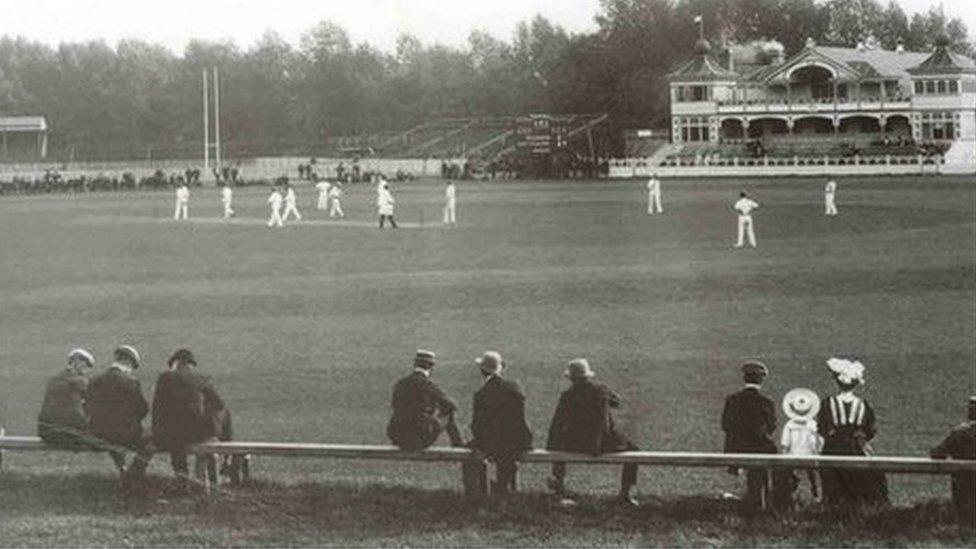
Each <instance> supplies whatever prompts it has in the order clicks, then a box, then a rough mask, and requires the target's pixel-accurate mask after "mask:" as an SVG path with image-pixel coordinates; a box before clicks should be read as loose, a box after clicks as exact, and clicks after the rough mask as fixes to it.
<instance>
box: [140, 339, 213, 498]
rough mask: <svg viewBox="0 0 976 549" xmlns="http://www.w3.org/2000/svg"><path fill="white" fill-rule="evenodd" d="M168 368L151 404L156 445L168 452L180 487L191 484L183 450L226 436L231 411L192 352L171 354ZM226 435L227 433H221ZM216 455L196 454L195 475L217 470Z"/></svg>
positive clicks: (160, 377)
mask: <svg viewBox="0 0 976 549" xmlns="http://www.w3.org/2000/svg"><path fill="white" fill-rule="evenodd" d="M168 365H169V370H168V371H165V372H163V373H162V374H159V378H158V379H157V380H156V393H155V395H154V397H153V403H152V435H153V443H154V444H155V446H156V447H157V448H158V449H160V450H163V451H166V452H169V454H170V462H171V463H172V466H173V472H175V473H176V475H177V476H178V477H179V478H180V482H181V485H182V486H181V487H182V488H184V489H186V488H188V487H189V464H188V461H187V457H186V454H185V453H183V449H184V448H185V447H186V446H187V445H190V444H196V443H200V442H207V441H212V440H218V439H221V438H227V436H226V435H227V433H225V431H228V430H229V427H230V426H229V421H228V419H229V414H228V413H227V407H226V406H224V401H223V400H221V398H220V395H218V394H217V390H216V389H215V388H214V386H213V382H212V381H211V380H210V378H209V377H207V376H205V375H203V374H200V373H199V372H198V371H197V361H196V359H195V358H194V356H193V353H192V352H190V351H189V350H187V349H180V350H178V351H176V353H174V354H173V356H172V357H170V359H169V361H168ZM222 435H224V436H222ZM215 459H216V458H215V456H197V460H196V463H195V471H194V472H195V476H196V477H197V478H198V479H201V480H205V479H207V476H208V474H209V476H210V477H211V478H212V477H213V476H214V475H215V473H216V461H215Z"/></svg>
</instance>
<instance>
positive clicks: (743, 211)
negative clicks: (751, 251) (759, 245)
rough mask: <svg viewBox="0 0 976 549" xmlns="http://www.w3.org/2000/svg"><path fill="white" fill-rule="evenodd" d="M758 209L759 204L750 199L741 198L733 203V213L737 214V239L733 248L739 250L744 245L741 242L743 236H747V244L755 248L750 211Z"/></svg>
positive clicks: (754, 234)
mask: <svg viewBox="0 0 976 549" xmlns="http://www.w3.org/2000/svg"><path fill="white" fill-rule="evenodd" d="M758 207H759V204H758V203H756V201H755V200H753V199H751V198H747V197H745V196H743V197H742V198H740V199H739V200H738V202H736V203H735V206H733V208H735V211H737V212H739V237H738V239H737V240H736V243H735V247H736V248H741V247H742V245H743V244H744V242H743V240H744V239H745V236H746V235H748V236H749V244H750V245H751V246H752V247H753V248H755V247H756V232H755V230H753V228H752V210H755V209H756V208H758Z"/></svg>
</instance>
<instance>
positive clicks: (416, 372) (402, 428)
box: [386, 349, 464, 451]
mask: <svg viewBox="0 0 976 549" xmlns="http://www.w3.org/2000/svg"><path fill="white" fill-rule="evenodd" d="M435 358H436V357H435V356H434V353H432V352H431V351H427V350H424V349H420V350H418V351H417V354H416V355H415V356H414V360H413V371H412V372H411V373H410V374H409V375H407V376H406V377H403V378H401V379H400V380H399V381H397V382H396V384H395V385H394V386H393V400H392V406H393V417H391V418H390V423H389V424H388V425H387V427H386V434H387V436H388V437H390V441H392V442H393V444H396V445H397V446H399V447H400V448H403V449H404V450H410V451H417V450H423V449H425V448H428V447H430V445H432V444H434V442H435V441H436V440H437V437H439V436H440V434H441V432H442V431H447V435H448V437H449V438H450V441H451V446H464V441H463V440H462V438H461V431H460V429H458V426H457V423H456V422H455V419H454V416H455V413H456V412H457V404H455V403H454V401H453V400H451V399H450V398H448V397H447V395H445V394H444V391H442V390H441V388H440V387H438V386H437V384H436V383H434V381H433V380H432V379H430V374H431V370H433V369H434V365H435V362H434V359H435Z"/></svg>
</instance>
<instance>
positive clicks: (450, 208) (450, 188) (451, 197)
mask: <svg viewBox="0 0 976 549" xmlns="http://www.w3.org/2000/svg"><path fill="white" fill-rule="evenodd" d="M444 224H445V225H456V224H457V188H455V186H454V182H453V181H448V182H447V190H445V191H444Z"/></svg>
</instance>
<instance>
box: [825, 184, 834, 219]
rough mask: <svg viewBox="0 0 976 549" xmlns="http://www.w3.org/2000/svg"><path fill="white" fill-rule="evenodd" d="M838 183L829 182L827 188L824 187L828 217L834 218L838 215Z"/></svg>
mask: <svg viewBox="0 0 976 549" xmlns="http://www.w3.org/2000/svg"><path fill="white" fill-rule="evenodd" d="M836 195H837V182H836V181H834V180H833V179H831V180H830V181H828V182H827V186H826V187H824V210H826V211H825V214H826V215H829V216H833V215H837V202H835V200H836V198H835V197H836Z"/></svg>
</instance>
